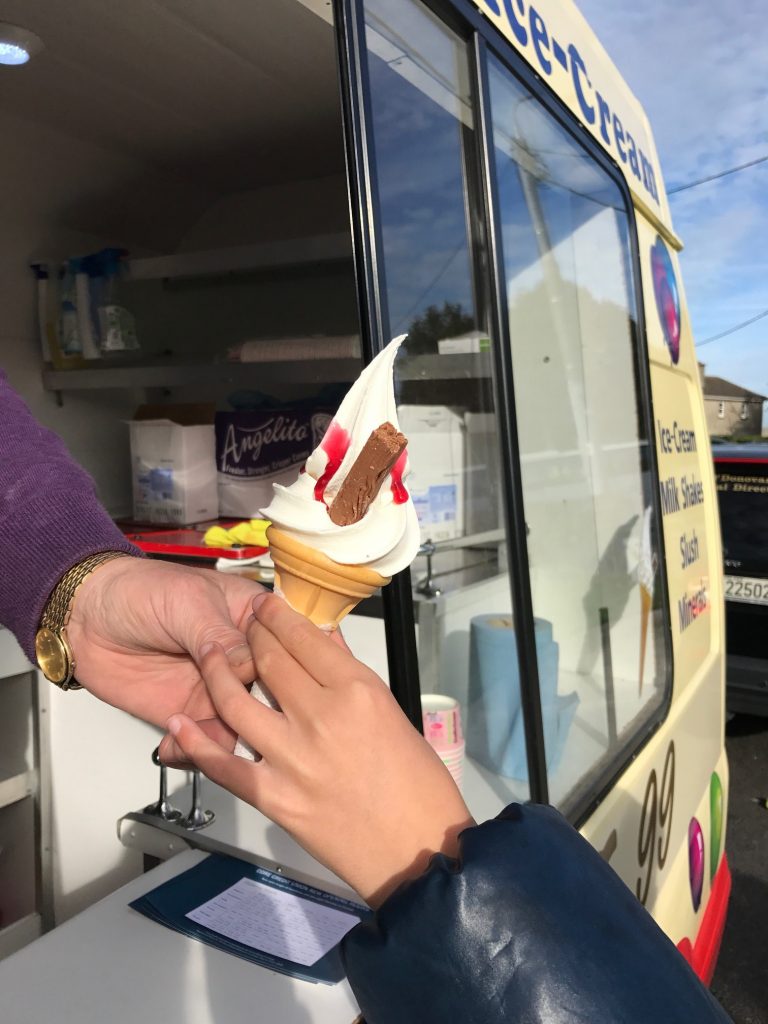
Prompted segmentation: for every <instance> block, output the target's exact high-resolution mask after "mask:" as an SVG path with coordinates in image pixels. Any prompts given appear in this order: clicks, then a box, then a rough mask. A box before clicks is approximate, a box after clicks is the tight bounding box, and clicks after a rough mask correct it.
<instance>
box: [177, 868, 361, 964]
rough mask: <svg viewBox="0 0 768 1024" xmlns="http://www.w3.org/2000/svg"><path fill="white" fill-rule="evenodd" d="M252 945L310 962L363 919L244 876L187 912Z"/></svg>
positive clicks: (264, 950) (223, 933)
mask: <svg viewBox="0 0 768 1024" xmlns="http://www.w3.org/2000/svg"><path fill="white" fill-rule="evenodd" d="M186 916H187V917H189V918H191V919H192V920H193V921H195V922H196V923H197V924H201V925H204V926H205V927H206V928H210V929H211V931H214V932H218V933H219V934H220V935H226V936H227V938H229V939H234V940H235V941H236V942H242V943H243V944H245V945H247V946H251V947H252V948H253V949H259V950H261V951H262V952H264V953H271V954H272V955H273V956H279V957H282V958H283V959H284V960H290V961H292V962H293V963H296V964H302V965H304V966H305V967H310V966H311V965H312V964H314V963H316V962H317V961H318V960H319V959H320V957H322V956H325V954H326V953H327V952H328V951H329V950H331V949H333V947H334V946H335V945H336V944H337V943H338V942H340V941H341V939H342V938H343V937H344V936H345V935H346V934H347V932H348V931H349V930H350V928H354V926H355V925H356V924H357V923H358V920H359V919H358V918H357V917H356V916H354V915H353V914H346V913H344V912H343V911H341V910H336V909H335V908H334V907H326V906H322V905H321V904H319V903H315V902H314V901H313V900H308V899H305V898H304V897H303V896H296V895H295V894H294V893H291V892H286V891H285V890H283V889H275V888H273V887H272V886H270V885H265V884H264V883H262V882H254V881H253V879H251V878H241V879H240V881H239V882H235V884H234V885H233V886H230V888H229V889H225V890H224V892H221V893H219V895H218V896H214V897H213V899H211V900H208V901H207V903H202V904H201V905H200V906H199V907H195V909H194V910H190V911H189V913H188V914H187V915H186Z"/></svg>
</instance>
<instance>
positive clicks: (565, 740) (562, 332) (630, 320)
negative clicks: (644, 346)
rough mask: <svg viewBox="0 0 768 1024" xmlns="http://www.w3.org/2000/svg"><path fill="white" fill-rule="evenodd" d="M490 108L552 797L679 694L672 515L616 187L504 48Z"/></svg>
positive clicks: (602, 761)
mask: <svg viewBox="0 0 768 1024" xmlns="http://www.w3.org/2000/svg"><path fill="white" fill-rule="evenodd" d="M490 86H491V113H492V121H493V141H494V159H495V169H496V177H497V183H498V200H499V204H500V213H501V221H502V247H503V258H504V276H505V281H506V289H507V302H508V313H509V328H510V338H511V344H512V362H513V372H514V382H515V404H516V410H517V426H518V432H519V439H520V457H521V468H522V475H523V493H524V504H525V515H526V524H527V528H528V548H529V558H530V565H531V587H532V596H533V609H534V615H535V617H536V632H537V649H538V653H539V674H540V684H541V695H542V713H543V718H544V733H545V745H546V757H547V768H548V777H549V787H550V790H549V791H550V800H551V801H552V802H553V803H555V804H558V805H560V806H565V807H567V806H572V805H573V803H574V801H575V800H576V799H577V798H579V797H581V796H583V795H584V792H585V790H586V789H587V788H588V787H589V786H590V784H594V782H595V780H596V779H597V777H598V776H599V775H600V774H601V773H602V772H603V771H605V770H606V768H607V766H608V765H609V764H610V763H612V762H613V761H614V760H615V759H616V758H617V757H618V756H619V755H620V753H621V751H622V750H623V749H625V748H626V746H627V745H628V744H629V743H630V742H632V740H633V738H635V737H636V735H637V733H638V730H639V729H640V728H641V727H642V724H643V723H644V722H646V721H647V720H648V718H649V717H651V716H652V715H653V713H654V712H655V710H656V709H657V708H658V707H659V705H660V704H661V702H662V701H663V699H664V695H665V693H664V690H665V685H666V680H667V672H666V665H665V656H666V655H665V647H664V643H663V636H664V631H663V622H662V612H661V606H660V600H659V596H660V594H659V589H660V588H659V581H658V572H657V565H658V554H657V552H658V540H657V525H656V523H655V522H654V521H653V515H652V511H651V487H652V482H651V474H650V472H649V462H648V437H647V435H646V431H645V425H644V420H643V417H642V416H641V414H640V401H639V392H638V382H637V368H636V359H637V350H636V344H635V341H634V338H635V323H634V320H635V315H634V308H633V290H632V285H631V281H630V273H631V271H630V257H629V229H628V221H627V213H626V210H625V207H624V200H623V198H622V194H621V192H620V190H619V188H618V186H617V185H616V184H615V183H614V182H613V180H612V179H611V178H610V177H609V176H608V175H607V174H606V173H605V172H604V171H603V170H602V169H601V168H600V166H599V165H598V164H597V163H596V162H595V161H594V160H593V159H592V158H591V157H590V156H589V154H588V153H587V152H586V151H585V150H583V149H582V148H581V147H580V146H579V145H578V144H577V143H576V142H575V141H574V140H573V139H572V138H571V136H570V135H569V134H568V133H567V132H566V131H565V130H564V129H563V128H562V127H561V126H560V125H559V124H558V123H557V122H556V121H555V120H554V118H553V117H551V116H550V115H549V114H548V112H547V111H546V110H545V109H544V108H543V107H542V106H541V105H540V104H539V102H538V101H537V100H536V98H535V97H534V96H533V95H532V94H530V93H529V92H528V91H527V90H526V89H525V88H524V87H523V86H522V85H521V84H520V83H519V82H518V81H517V80H516V79H515V78H514V77H513V76H512V75H511V74H510V73H509V72H508V71H507V70H506V69H505V68H504V67H503V66H502V65H501V64H500V63H497V62H495V61H494V62H492V63H491V66H490Z"/></svg>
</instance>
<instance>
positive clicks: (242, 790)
mask: <svg viewBox="0 0 768 1024" xmlns="http://www.w3.org/2000/svg"><path fill="white" fill-rule="evenodd" d="M241 689H242V688H241ZM247 696H248V695H247V694H246V697H247ZM253 703H254V704H255V703H256V701H253ZM166 728H167V729H168V731H169V733H170V734H171V735H172V736H173V740H174V742H175V744H176V746H177V747H178V749H179V750H181V751H182V753H183V754H184V758H183V760H184V761H187V762H189V761H191V762H192V763H193V764H194V765H196V766H197V767H198V768H199V769H200V771H201V772H203V774H204V775H206V776H207V777H208V778H209V779H211V780H212V781H213V782H216V783H218V785H220V786H223V787H224V788H225V789H228V790H229V791H230V792H232V793H234V794H235V796H238V797H240V798H241V799H243V800H247V801H248V802H249V803H252V804H253V805H254V806H258V805H259V792H260V788H261V787H260V785H259V781H260V778H261V776H262V775H263V772H262V771H261V768H262V764H263V762H259V763H258V764H254V762H253V761H246V760H245V759H244V758H242V757H237V756H235V755H234V754H229V753H227V752H226V751H225V750H223V749H222V748H221V747H220V746H219V744H218V743H216V741H215V740H212V739H211V738H210V737H209V736H207V735H206V734H205V732H203V730H202V729H201V728H200V727H199V726H198V725H197V724H196V723H195V722H193V721H192V719H191V718H187V716H186V715H173V716H172V717H171V718H169V720H168V723H167V725H166ZM161 757H162V754H161Z"/></svg>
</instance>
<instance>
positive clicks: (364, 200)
mask: <svg viewBox="0 0 768 1024" xmlns="http://www.w3.org/2000/svg"><path fill="white" fill-rule="evenodd" d="M333 2H334V24H335V30H336V34H337V45H338V55H339V59H340V79H341V92H342V109H343V119H344V136H345V143H346V150H347V172H348V173H347V176H348V182H349V189H350V213H351V221H352V226H353V242H354V252H355V267H356V278H357V282H358V300H359V303H360V312H361V330H362V335H363V345H364V348H363V351H364V353H365V356H366V361H367V360H368V359H370V358H372V356H373V355H375V354H376V352H378V351H380V349H381V348H382V347H383V345H384V344H385V343H386V339H385V337H384V335H383V329H384V324H385V323H386V319H387V318H386V311H385V307H384V303H385V302H386V297H385V294H386V293H385V285H384V268H383V259H382V254H381V252H380V251H379V249H378V246H379V245H380V239H381V231H380V229H381V224H380V220H379V215H378V214H379V211H378V209H377V204H376V202H375V197H376V195H377V192H378V190H377V188H376V167H375V156H374V152H373V146H372V140H371V139H370V137H369V132H370V125H371V124H372V119H371V108H370V92H369V91H368V79H367V50H366V43H365V21H364V2H363V0H333ZM417 2H421V3H423V4H424V6H426V7H427V8H429V9H430V11H432V13H433V14H435V15H436V16H437V18H438V19H439V20H440V21H442V22H443V23H444V24H445V25H446V27H447V28H449V29H450V30H451V31H453V32H454V33H456V34H457V35H458V36H459V37H460V38H462V39H464V40H465V42H466V43H467V47H468V55H469V58H470V73H471V75H472V84H473V94H474V96H475V104H476V113H477V125H476V129H475V140H476V146H477V149H478V152H477V161H478V168H479V184H480V192H481V199H482V202H483V204H484V209H483V214H484V219H485V236H486V251H487V257H488V262H489V275H490V279H489V281H488V282H487V286H486V287H487V288H488V290H489V292H490V295H489V300H490V301H489V321H490V322H489V324H488V327H489V330H490V331H491V334H492V337H495V338H497V339H498V340H499V344H497V345H493V346H492V353H493V358H494V363H495V366H494V370H495V372H494V381H495V387H496V392H497V394H496V402H497V409H496V412H497V417H498V426H499V435H500V436H499V440H500V452H501V457H502V475H503V484H504V488H503V489H504V508H505V520H504V526H505V527H506V529H507V536H508V542H509V545H510V566H511V567H512V571H511V572H510V587H511V591H512V595H511V596H512V608H513V614H514V616H515V620H516V623H517V627H518V643H517V652H518V661H519V671H520V680H521V703H522V708H523V714H524V723H525V738H526V751H527V757H528V769H529V785H530V798H531V800H532V801H533V802H540V803H546V802H548V784H547V772H546V759H545V751H544V733H543V722H542V712H541V700H540V693H539V679H538V663H537V658H536V646H535V638H534V622H533V606H532V595H531V582H530V571H529V564H528V551H527V540H526V532H525V510H524V502H523V488H522V472H521V460H520V450H519V444H518V438H517V426H516V418H515V404H514V376H513V372H512V347H511V341H510V336H509V322H508V317H507V316H506V285H505V281H504V264H503V259H502V250H501V223H500V210H499V204H498V202H497V198H496V197H497V196H498V188H497V183H496V178H495V168H494V161H493V128H492V119H491V106H490V86H489V70H488V58H489V55H491V54H492V55H493V57H494V58H495V59H496V60H497V61H498V62H499V63H500V64H501V65H503V66H504V68H505V69H506V70H507V71H508V72H509V74H510V75H511V76H512V77H513V78H515V79H517V80H518V81H519V82H520V83H521V84H522V86H523V87H524V88H525V89H527V90H528V92H529V93H530V94H531V95H532V96H533V97H534V98H535V100H536V101H537V102H538V103H540V104H541V106H542V107H543V108H544V109H545V110H546V111H547V113H548V114H549V115H550V116H551V117H553V118H554V120H555V122H556V123H557V124H558V125H559V126H560V127H561V128H562V129H563V130H564V131H565V132H566V133H567V134H568V135H569V136H570V137H571V138H572V139H573V140H574V141H575V142H576V143H577V144H578V145H580V147H581V148H582V149H583V150H585V151H586V153H587V154H588V156H589V157H590V159H592V160H593V161H595V162H596V163H597V164H598V166H599V167H601V169H602V170H603V171H604V172H605V173H606V174H607V175H608V176H609V177H610V178H611V179H612V180H613V181H614V183H615V184H616V185H617V186H618V189H619V193H620V195H621V197H622V199H623V202H624V209H625V213H626V217H627V227H628V234H629V244H628V252H627V254H626V255H627V259H628V265H627V272H628V274H629V275H630V276H631V279H632V287H633V295H632V299H633V301H634V309H633V310H632V311H631V312H632V313H633V314H634V317H630V335H631V343H632V357H633V363H634V371H635V386H636V389H637V397H638V407H639V416H640V418H641V422H642V424H643V426H644V427H645V431H646V439H647V459H648V463H647V466H648V471H649V474H650V477H651V488H650V491H651V493H650V501H651V508H652V510H653V515H654V520H655V523H656V536H657V538H658V554H659V568H658V572H659V592H660V603H661V613H662V616H663V630H662V633H663V642H664V654H665V666H666V676H665V678H664V680H663V685H664V699H663V700H662V702H661V703H660V705H659V707H658V708H657V709H656V710H655V711H654V712H653V714H652V715H650V716H649V717H648V718H647V719H646V720H645V721H644V722H643V723H642V725H641V726H640V727H639V728H637V730H636V731H635V732H634V733H633V734H632V735H631V736H630V737H628V739H627V741H626V742H625V743H624V744H623V745H622V746H621V747H620V748H619V749H618V750H617V751H616V752H615V753H614V754H613V755H612V756H610V757H606V759H605V763H604V765H603V767H602V769H601V771H600V772H599V774H598V775H597V778H596V779H595V780H594V781H593V783H592V785H591V786H590V787H589V788H588V789H587V790H586V791H585V792H583V793H581V792H578V791H577V795H576V797H575V799H574V800H573V801H572V802H566V804H565V805H564V806H563V807H562V808H561V810H562V811H563V813H564V814H565V816H566V817H567V818H568V819H569V820H570V821H571V822H572V823H573V824H574V825H575V826H576V827H579V825H580V824H581V823H583V822H584V821H585V820H586V819H587V818H588V817H589V816H590V814H591V813H592V812H593V810H594V809H595V807H596V806H598V805H599V804H600V803H601V802H602V800H603V798H604V797H605V795H606V793H607V792H608V791H609V790H610V789H612V788H613V786H614V785H615V783H616V780H617V778H618V777H619V776H620V775H621V774H622V772H623V771H624V770H625V769H626V767H627V766H628V765H629V764H630V763H631V762H632V761H633V760H634V758H635V757H636V756H637V754H638V752H639V751H640V750H641V749H642V748H643V747H644V746H645V745H646V744H647V743H648V742H649V740H650V739H651V737H652V736H653V735H654V734H655V733H656V732H657V731H658V729H659V728H660V727H661V725H662V724H663V722H664V721H665V720H666V718H667V716H668V713H669V708H670V705H671V702H672V690H673V687H672V681H673V679H674V659H673V648H672V631H671V616H670V606H669V589H668V581H667V573H666V552H665V547H664V531H663V529H662V525H661V524H662V517H661V507H660V506H661V502H660V496H659V486H658V484H659V471H658V457H657V450H656V433H655V427H654V424H655V417H654V409H653V397H652V393H651V384H650V361H649V357H648V339H647V334H646V326H645V316H644V302H643V287H642V275H641V261H640V250H639V239H638V231H637V222H636V213H635V207H634V204H633V201H632V196H631V193H630V189H629V186H628V184H627V182H626V179H625V177H624V175H623V174H622V173H621V170H620V168H619V166H618V164H617V163H616V161H614V160H613V159H612V158H611V157H610V156H609V155H608V154H607V153H606V152H605V151H604V150H603V149H602V148H601V147H600V145H599V144H598V143H597V141H596V140H594V139H593V138H592V137H591V135H589V134H588V133H586V132H585V131H584V128H583V126H582V125H581V123H580V122H579V121H578V119H577V118H576V117H575V115H574V114H573V113H572V112H571V111H570V110H569V109H568V108H567V107H566V106H565V104H564V103H563V101H561V100H560V99H559V97H558V96H557V95H556V94H555V93H554V92H553V91H552V90H551V89H550V88H549V86H548V85H546V84H545V83H544V82H543V81H542V80H541V79H540V78H539V76H538V75H536V73H535V71H534V70H533V68H532V67H531V66H530V65H529V64H527V63H526V61H525V60H524V59H523V58H522V56H521V55H520V54H518V53H517V51H516V50H515V49H514V47H513V46H512V45H511V44H510V43H507V42H506V41H505V40H504V38H503V37H502V36H501V35H500V34H499V33H498V31H497V30H496V29H495V28H494V27H493V26H492V25H491V24H490V22H488V21H487V20H486V19H485V18H483V16H482V15H481V14H480V12H479V11H478V10H477V8H476V7H474V6H472V5H471V4H470V3H469V0H417ZM474 198H475V197H468V202H472V201H474ZM470 241H471V242H474V241H476V240H475V239H473V238H472V239H470ZM472 256H473V266H474V265H475V261H476V257H477V250H476V249H473V251H472ZM396 583H397V584H398V586H397V588H395V584H396ZM384 595H385V622H386V629H387V653H388V659H389V664H390V672H391V674H392V673H393V672H394V673H397V672H398V671H401V672H403V675H402V676H401V677H397V676H396V675H395V676H394V677H393V686H392V690H393V693H395V696H396V697H397V699H398V700H399V701H400V703H401V705H402V706H403V707H404V709H405V711H406V713H407V714H408V715H409V717H410V718H411V720H412V721H413V722H414V724H415V725H417V727H418V728H421V711H420V685H419V671H418V658H417V651H416V643H415V628H414V621H415V620H414V614H413V599H412V595H411V591H410V576H409V574H408V573H402V574H400V577H396V578H395V580H393V582H392V584H390V586H389V587H387V588H385V590H384ZM387 598H388V600H387ZM402 605H407V606H408V608H407V613H404V611H403V608H402ZM397 606H401V607H399V608H398V607H397ZM403 627H405V628H409V629H410V636H409V637H403V636H401V633H400V629H401V628H403Z"/></svg>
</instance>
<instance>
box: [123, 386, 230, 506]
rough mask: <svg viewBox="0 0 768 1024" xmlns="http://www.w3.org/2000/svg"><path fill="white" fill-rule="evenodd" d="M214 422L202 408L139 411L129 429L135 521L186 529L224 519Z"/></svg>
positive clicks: (210, 414) (173, 407) (210, 415)
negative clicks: (164, 413)
mask: <svg viewBox="0 0 768 1024" xmlns="http://www.w3.org/2000/svg"><path fill="white" fill-rule="evenodd" d="M160 411H163V412H166V413H167V415H166V416H163V417H162V418H161V417H160V416H158V415H157V413H158V412H160ZM206 419H207V420H210V421H211V422H203V421H204V420H206ZM212 420H213V410H212V409H210V410H209V409H208V408H207V407H200V406H188V407H185V406H168V407H167V408H165V409H163V407H160V406H142V407H141V408H140V409H138V410H137V412H136V415H135V417H134V419H133V420H131V422H130V425H129V426H130V432H131V475H132V480H133V516H134V519H136V520H137V521H139V522H145V523H173V524H178V525H186V524H190V523H198V522H204V521H205V520H207V519H215V518H216V517H217V516H218V514H219V500H218V492H217V488H216V440H215V434H214V429H213V422H212ZM195 421H196V422H195Z"/></svg>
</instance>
